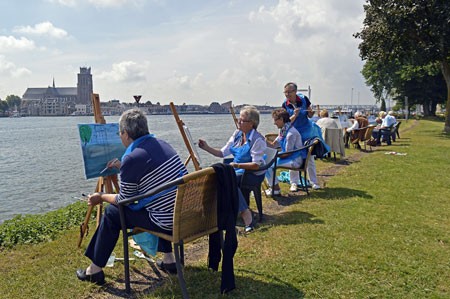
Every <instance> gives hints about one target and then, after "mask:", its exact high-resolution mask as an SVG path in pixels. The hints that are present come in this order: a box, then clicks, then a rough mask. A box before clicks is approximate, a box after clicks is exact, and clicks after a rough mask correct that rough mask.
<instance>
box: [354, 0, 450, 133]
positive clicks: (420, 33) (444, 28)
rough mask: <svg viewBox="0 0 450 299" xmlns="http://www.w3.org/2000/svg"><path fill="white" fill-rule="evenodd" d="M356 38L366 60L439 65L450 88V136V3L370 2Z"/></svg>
mask: <svg viewBox="0 0 450 299" xmlns="http://www.w3.org/2000/svg"><path fill="white" fill-rule="evenodd" d="M364 11H365V13H366V17H365V19H364V26H363V29H362V30H361V32H359V33H356V34H355V37H356V38H360V39H361V40H362V42H361V43H360V45H359V50H360V56H361V58H362V59H363V60H374V61H393V60H395V59H397V60H398V61H399V62H400V63H402V64H406V65H427V64H431V63H438V64H439V66H440V69H441V72H442V75H443V77H444V80H445V83H446V87H447V100H446V116H445V127H444V130H445V132H447V133H450V1H448V0H367V1H366V5H364Z"/></svg>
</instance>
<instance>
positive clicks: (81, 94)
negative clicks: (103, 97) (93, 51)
mask: <svg viewBox="0 0 450 299" xmlns="http://www.w3.org/2000/svg"><path fill="white" fill-rule="evenodd" d="M93 90H94V89H93V85H92V74H91V68H90V67H89V68H87V67H80V73H79V74H78V83H77V104H84V105H91V95H92V93H93Z"/></svg>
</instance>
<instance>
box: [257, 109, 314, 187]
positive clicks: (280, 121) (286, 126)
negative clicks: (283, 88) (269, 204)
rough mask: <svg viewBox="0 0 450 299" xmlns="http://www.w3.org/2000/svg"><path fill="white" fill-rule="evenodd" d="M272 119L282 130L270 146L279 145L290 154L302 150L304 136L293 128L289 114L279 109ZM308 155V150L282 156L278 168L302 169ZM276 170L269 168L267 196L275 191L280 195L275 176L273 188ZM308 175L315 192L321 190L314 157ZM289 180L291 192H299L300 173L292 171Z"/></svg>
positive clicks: (273, 113) (309, 165) (310, 161)
mask: <svg viewBox="0 0 450 299" xmlns="http://www.w3.org/2000/svg"><path fill="white" fill-rule="evenodd" d="M272 119H273V123H274V125H276V126H277V128H278V129H279V130H280V131H279V135H278V136H277V138H275V140H274V141H272V142H270V141H267V143H268V144H269V146H271V147H276V146H277V145H280V146H281V150H282V153H283V152H289V151H293V150H296V149H298V148H301V147H302V146H303V141H302V136H301V135H300V133H299V132H298V131H297V129H296V128H295V127H294V126H292V124H291V121H290V118H289V113H288V112H287V111H286V110H285V109H283V108H278V109H275V110H274V111H272ZM307 155H308V152H307V150H306V149H304V150H301V151H298V152H296V153H292V154H290V155H285V156H281V157H280V158H279V160H278V161H277V165H278V166H283V165H285V166H289V167H300V166H301V165H302V163H303V159H305V158H306V157H307ZM274 175H275V174H274V169H273V167H272V168H269V169H268V170H267V172H266V178H267V181H268V183H269V187H270V188H269V189H267V190H266V194H267V195H269V196H270V195H271V194H272V189H273V195H279V194H280V192H281V191H280V186H279V185H278V179H277V177H276V176H275V184H274V185H273V186H272V182H273V176H274ZM308 175H309V180H310V181H311V183H312V188H313V189H314V190H317V189H319V188H320V186H319V184H318V181H317V175H316V164H315V161H314V157H311V160H309V164H308ZM289 180H290V183H291V187H290V189H289V190H290V191H292V192H295V191H297V185H298V184H302V182H300V175H299V172H298V171H295V170H290V171H289Z"/></svg>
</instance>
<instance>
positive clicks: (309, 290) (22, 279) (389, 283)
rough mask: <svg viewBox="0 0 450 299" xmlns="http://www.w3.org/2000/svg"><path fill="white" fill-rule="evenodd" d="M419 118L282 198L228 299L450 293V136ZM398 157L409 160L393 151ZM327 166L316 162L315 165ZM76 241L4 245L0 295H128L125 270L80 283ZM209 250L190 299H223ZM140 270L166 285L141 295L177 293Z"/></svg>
mask: <svg viewBox="0 0 450 299" xmlns="http://www.w3.org/2000/svg"><path fill="white" fill-rule="evenodd" d="M411 123H412V122H411ZM411 123H409V124H406V123H403V124H402V127H403V129H406V128H408V127H410V130H407V131H401V133H400V134H401V137H402V138H401V139H399V140H398V141H397V142H395V143H393V145H392V146H390V147H387V146H383V147H381V148H378V149H377V150H376V151H375V152H373V153H369V154H367V155H363V157H362V158H361V160H359V161H356V162H354V163H351V165H349V166H346V167H343V169H342V170H341V171H340V172H339V173H338V174H337V175H335V176H333V177H331V178H327V179H328V181H327V188H325V189H323V190H319V191H314V192H312V195H311V196H310V197H308V198H306V197H305V196H298V197H292V198H291V199H287V198H283V199H281V200H280V201H279V203H278V205H277V206H278V207H279V210H278V212H276V213H268V216H267V221H266V222H264V223H263V224H261V225H260V226H259V228H258V229H257V230H256V231H255V232H254V233H252V234H249V235H248V236H240V237H239V248H238V251H237V253H236V257H235V274H236V282H237V289H236V290H235V291H233V292H231V293H230V294H229V295H228V296H227V297H228V298H271V299H272V298H302V297H305V298H449V297H450V290H449V288H450V286H449V284H448V282H449V281H450V266H449V261H450V251H449V242H450V235H449V233H448V227H449V225H450V209H449V206H450V204H449V202H448V199H449V198H450V190H449V182H450V163H449V161H450V159H449V158H450V151H449V150H450V139H449V138H448V137H446V136H443V135H442V134H441V131H442V128H443V123H442V122H433V121H426V120H421V121H420V122H419V123H418V125H417V126H414V127H412V126H411ZM391 151H395V152H399V153H406V155H404V156H400V155H387V154H385V153H387V152H391ZM357 153H358V151H357V150H354V149H352V150H350V153H349V154H357ZM329 166H330V162H322V161H318V168H319V169H325V168H326V167H329ZM321 179H323V177H322V178H321ZM284 187H285V188H287V186H284ZM285 193H286V192H285ZM264 200H265V204H266V205H276V203H274V202H272V200H271V199H264ZM92 227H94V225H92ZM92 233H93V232H91V234H90V235H89V237H88V238H90V236H91V235H92ZM77 239H78V229H77V228H73V229H70V230H67V231H65V232H64V233H63V234H62V235H60V236H59V237H56V239H55V240H54V241H49V242H44V243H40V244H35V245H19V246H15V247H13V248H12V249H3V250H2V251H1V252H0V264H1V265H2V270H3V271H2V273H0V290H1V292H0V298H117V297H118V296H117V295H119V297H120V296H121V295H120V294H121V293H120V292H121V290H122V289H123V288H124V286H123V267H122V265H121V264H119V263H117V264H116V266H115V267H114V268H108V269H106V270H105V273H106V275H107V281H108V284H107V286H106V287H103V288H100V287H96V286H92V285H89V284H87V283H82V282H79V281H77V280H76V277H75V274H74V273H75V269H76V268H77V267H82V266H86V265H88V263H89V261H88V260H87V259H86V258H85V257H84V256H83V248H82V249H77V248H76V243H77ZM86 243H87V242H86V241H85V242H84V243H83V247H85V246H86ZM120 248H121V244H119V245H118V246H117V247H116V250H115V252H116V254H117V256H121V249H120ZM204 254H205V253H204V252H203V251H201V250H199V257H197V258H192V259H191V260H190V261H189V260H188V263H187V267H186V271H185V278H186V281H187V285H188V288H189V292H190V295H191V297H192V298H218V297H220V296H219V295H218V290H219V284H220V273H211V272H209V271H207V270H206V267H205V263H206V259H205V258H204ZM132 267H133V268H134V270H133V272H134V273H135V275H136V273H138V274H141V273H143V274H145V275H148V276H149V277H150V280H149V281H150V284H149V285H153V286H154V285H157V286H158V287H156V288H155V289H154V290H151V291H150V292H149V291H147V292H145V293H144V294H137V295H136V297H139V298H180V297H181V294H180V290H179V286H178V282H177V280H176V277H169V278H168V277H167V276H164V275H163V276H162V278H161V277H158V276H153V274H151V273H153V271H152V269H151V268H150V266H149V265H148V264H146V263H145V262H143V261H142V260H136V261H134V262H132ZM149 273H150V274H149ZM143 274H142V275H143ZM155 277H156V278H155ZM137 287H140V286H137ZM141 289H142V286H141Z"/></svg>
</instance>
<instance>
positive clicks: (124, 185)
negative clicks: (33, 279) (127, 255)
mask: <svg viewBox="0 0 450 299" xmlns="http://www.w3.org/2000/svg"><path fill="white" fill-rule="evenodd" d="M119 134H120V139H121V140H122V143H123V145H124V146H125V147H126V148H127V149H126V151H125V154H124V155H123V156H122V159H121V163H120V192H119V194H106V193H100V192H96V193H94V194H92V195H90V196H89V197H88V204H89V205H92V206H95V205H97V204H101V203H103V202H107V203H109V205H108V206H107V207H106V209H105V213H104V215H103V217H102V220H101V222H100V225H99V227H98V228H97V230H96V231H95V234H94V236H93V237H92V239H91V242H90V243H89V245H88V247H87V249H86V252H85V255H86V256H87V257H88V258H89V259H90V260H91V261H92V263H91V264H90V266H89V267H87V269H85V270H83V269H79V270H77V273H76V274H77V277H78V279H80V280H82V281H90V282H93V283H96V284H98V285H101V284H104V283H105V275H104V273H103V270H102V268H103V267H105V265H106V263H107V261H108V258H109V256H110V255H111V253H112V251H113V249H114V247H115V246H116V243H117V240H118V238H119V233H120V231H121V225H120V216H119V209H118V207H117V205H116V204H117V203H118V202H120V201H122V200H125V199H127V198H130V197H133V196H136V195H141V194H144V193H145V191H146V190H151V189H152V188H155V187H157V186H158V185H160V184H161V183H162V182H168V181H171V180H174V179H177V178H178V177H180V176H182V175H184V174H187V171H186V168H185V166H184V164H183V162H182V161H181V159H180V157H179V156H178V154H177V153H176V151H175V150H174V149H173V148H172V146H170V145H169V144H168V143H166V142H165V141H163V140H160V139H157V138H155V137H153V135H150V134H149V130H148V126H147V117H146V116H145V114H144V113H142V112H141V111H140V110H138V109H131V110H127V111H125V112H124V113H123V114H122V116H121V117H120V120H119ZM175 196H176V190H171V191H169V192H168V193H165V194H164V195H163V196H160V197H156V198H154V197H152V200H151V201H150V199H149V200H148V201H149V202H147V203H146V205H145V207H144V208H141V209H138V210H137V209H136V208H135V207H133V206H131V205H130V206H128V207H126V208H125V218H126V223H127V226H128V228H130V229H132V228H133V227H135V226H140V227H143V228H146V229H150V230H155V231H160V232H162V233H165V234H170V235H171V234H172V227H173V209H174V204H175ZM143 200H146V199H143ZM158 251H160V252H163V253H164V258H163V260H162V261H159V263H157V265H158V266H159V267H160V268H161V269H162V270H164V271H167V272H170V273H176V267H175V259H174V256H173V254H172V245H171V243H170V242H168V241H165V240H163V239H160V240H159V242H158Z"/></svg>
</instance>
